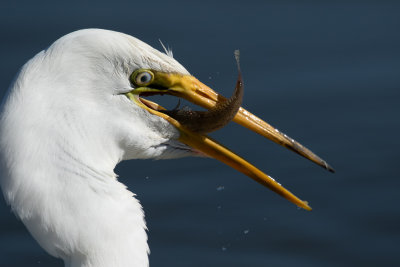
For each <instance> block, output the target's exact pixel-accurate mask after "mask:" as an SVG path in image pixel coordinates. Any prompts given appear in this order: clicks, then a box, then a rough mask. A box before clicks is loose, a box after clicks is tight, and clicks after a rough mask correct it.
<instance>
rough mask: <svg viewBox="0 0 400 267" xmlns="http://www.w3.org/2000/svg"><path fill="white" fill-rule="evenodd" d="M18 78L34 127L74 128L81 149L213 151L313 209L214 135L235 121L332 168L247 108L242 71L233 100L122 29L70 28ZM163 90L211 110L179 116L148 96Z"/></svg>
mask: <svg viewBox="0 0 400 267" xmlns="http://www.w3.org/2000/svg"><path fill="white" fill-rule="evenodd" d="M42 63H46V64H42ZM18 83H19V84H15V85H14V93H13V95H12V96H11V97H12V98H14V99H15V101H19V100H17V99H18V98H19V97H18V96H19V95H22V94H23V95H24V97H23V99H24V100H23V101H25V102H26V103H22V106H24V107H25V108H23V109H22V110H19V112H22V113H24V114H25V115H24V116H30V120H29V122H26V123H29V124H31V125H30V126H31V128H32V129H33V128H35V127H37V126H38V125H43V124H39V123H37V122H39V121H41V120H47V121H48V123H47V125H48V126H50V127H48V128H47V129H46V130H47V131H50V132H53V133H56V134H57V135H59V136H61V138H62V136H63V133H65V132H67V131H68V133H69V140H68V142H75V143H76V144H78V145H77V149H78V150H79V147H91V149H92V154H96V153H98V154H104V153H107V154H109V156H110V157H113V158H117V161H120V160H125V159H139V158H140V159H144V158H176V157H182V156H190V155H206V156H209V157H212V158H216V159H218V160H220V161H222V162H224V163H225V164H227V165H229V166H231V167H233V168H235V169H236V170H238V171H240V172H242V173H244V174H245V175H247V176H249V177H251V178H253V179H254V180H256V181H257V182H259V183H261V184H263V185H264V186H267V187H268V188H270V189H272V190H273V191H275V192H276V193H278V194H280V195H281V196H283V197H285V198H286V199H288V200H289V201H291V202H293V203H294V204H296V205H298V206H299V207H302V208H304V209H307V210H310V209H311V208H310V207H309V206H308V204H307V202H305V201H302V200H300V199H298V198H297V197H296V196H294V195H293V194H292V193H290V192H289V191H288V190H286V189H285V188H283V187H282V186H281V185H280V184H279V183H277V182H275V180H274V179H272V178H271V177H269V176H268V175H266V174H265V173H263V172H262V171H260V170H259V169H257V168H256V167H254V166H253V165H251V164H250V163H248V162H247V161H245V160H244V159H242V158H241V157H239V156H238V155H236V154H234V153H233V152H231V151H230V150H229V149H227V148H225V147H224V146H222V145H220V144H219V143H217V142H216V141H214V140H213V139H211V138H210V137H208V136H207V133H208V132H210V131H213V130H215V129H218V128H221V127H223V126H224V125H226V123H227V122H229V121H231V120H233V121H235V122H237V123H239V124H241V125H242V126H244V127H247V128H248V129H250V130H252V131H255V132H257V133H259V134H261V135H263V136H265V137H267V138H269V139H271V140H272V141H274V142H276V143H278V144H280V145H282V146H284V147H287V148H289V149H290V150H293V151H295V152H296V153H298V154H300V155H302V156H304V157H306V158H308V159H310V160H312V161H313V162H315V163H317V164H319V165H321V166H322V167H324V168H326V169H328V170H332V169H331V168H330V167H329V166H328V165H327V164H326V162H325V161H323V160H322V159H320V158H319V157H318V156H316V155H315V154H313V153H312V152H311V151H309V150H308V149H306V148H305V147H303V146H302V145H300V144H299V143H297V142H296V141H294V140H293V139H291V138H289V137H288V136H286V135H284V134H283V133H281V132H280V131H278V130H276V129H275V128H273V127H272V126H270V125H269V124H267V123H266V122H264V121H263V120H261V119H259V118H258V117H256V116H255V115H253V114H251V113H250V112H248V111H246V110H245V109H243V108H241V107H240V101H241V91H242V90H243V83H242V80H241V76H240V75H239V79H238V82H237V86H236V90H235V94H236V95H234V96H233V97H232V98H230V99H229V100H227V99H226V98H224V97H223V96H222V95H220V94H218V93H216V92H215V91H214V90H212V89H211V88H209V87H208V86H207V85H205V84H203V83H202V82H200V81H199V80H198V79H196V78H195V77H194V76H192V75H190V74H189V72H188V71H187V70H186V69H185V68H184V67H183V66H182V65H181V64H179V63H178V62H177V61H176V60H175V59H174V58H172V57H171V56H170V55H167V54H164V53H161V52H159V51H157V50H155V49H154V48H152V47H150V46H149V45H147V44H145V43H143V42H142V41H140V40H138V39H136V38H134V37H131V36H129V35H125V34H122V33H118V32H112V31H106V30H98V29H89V30H80V31H77V32H74V33H71V34H68V35H66V36H64V37H62V38H60V39H59V40H57V41H56V42H55V43H53V44H52V45H51V46H50V47H48V48H47V49H46V50H44V51H42V52H41V53H39V54H38V55H37V56H36V57H35V58H33V59H32V60H31V61H30V62H28V63H27V64H26V65H25V67H24V68H23V69H22V70H21V72H20V78H19V79H18ZM28 83H33V84H35V90H27V89H26V88H29V84H28ZM157 94H167V95H172V96H175V97H178V98H184V99H186V100H188V101H189V102H192V103H194V104H196V105H199V106H201V107H203V108H205V109H206V110H207V111H206V112H203V113H196V112H189V113H188V114H185V113H183V114H180V115H179V114H178V115H179V116H177V115H176V114H175V113H174V112H170V111H166V110H165V109H164V108H163V107H162V106H160V105H158V104H157V103H154V102H152V101H150V100H148V99H145V98H144V96H151V95H157ZM49 98H51V101H46V99H49ZM15 101H9V102H8V105H12V103H13V102H15ZM10 103H11V104H10ZM31 103H36V104H35V105H31ZM210 114H211V115H210ZM9 116H13V115H10V114H9ZM14 116H16V115H14ZM56 121H57V122H58V123H57V124H56V123H55V122H56ZM35 122H36V123H35ZM52 122H53V123H52ZM60 122H62V123H61V124H60ZM52 125H58V126H57V128H56V127H51V126H52ZM60 125H61V126H60ZM77 125H79V126H77ZM197 126H198V127H197ZM10 134H12V133H10ZM64 139H65V138H64ZM91 160H93V158H92V159H90V158H88V159H86V162H90V161H91ZM95 163H96V162H94V164H95Z"/></svg>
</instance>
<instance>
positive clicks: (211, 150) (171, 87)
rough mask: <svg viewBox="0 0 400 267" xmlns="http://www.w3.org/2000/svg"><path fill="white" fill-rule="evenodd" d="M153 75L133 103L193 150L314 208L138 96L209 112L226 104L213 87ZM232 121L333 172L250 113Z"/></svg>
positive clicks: (131, 94)
mask: <svg viewBox="0 0 400 267" xmlns="http://www.w3.org/2000/svg"><path fill="white" fill-rule="evenodd" d="M149 71H151V70H149ZM151 72H152V74H153V75H154V76H153V80H152V82H151V83H149V84H146V86H145V87H138V88H136V89H135V90H133V91H131V92H129V93H127V96H128V97H129V98H130V99H131V100H132V101H134V102H136V103H137V104H138V105H139V106H141V107H142V108H145V109H146V110H148V111H149V112H150V113H152V114H154V115H157V116H160V117H162V118H164V119H165V120H167V121H168V122H169V123H171V124H172V125H174V126H175V127H176V128H177V129H178V130H179V131H180V133H181V135H180V137H179V141H180V142H182V143H184V144H186V145H188V146H190V147H193V148H195V149H196V150H198V151H201V152H202V153H204V154H206V155H208V156H210V157H213V158H215V159H218V160H220V161H222V162H223V163H225V164H227V165H229V166H231V167H232V168H234V169H236V170H238V171H240V172H242V173H244V174H245V175H247V176H249V177H251V178H253V179H254V180H255V181H257V182H259V183H260V184H262V185H264V186H266V187H268V188H269V189H271V190H272V191H274V192H276V193H278V194H279V195H281V196H282V197H284V198H286V199H287V200H289V201H290V202H292V203H294V204H296V205H297V206H299V207H301V208H303V209H306V210H311V207H310V206H308V203H307V202H306V201H302V200H300V199H299V198H297V197H296V196H295V195H293V194H292V193H291V192H289V191H288V190H286V189H285V188H284V187H282V186H281V185H280V184H279V183H277V182H276V181H275V180H274V179H273V178H271V177H270V176H268V175H267V174H265V173H263V172H262V171H260V170H259V169H257V168H256V167H255V166H253V165H252V164H250V163H249V162H247V161H246V160H244V159H243V158H241V157H240V156H238V155H236V154H235V153H233V152H232V151H230V150H229V149H227V148H225V147H224V146H222V145H220V144H219V143H217V142H216V141H214V140H213V139H211V138H210V137H208V136H207V135H206V134H201V133H197V132H194V131H191V130H189V129H188V128H187V127H185V126H184V125H183V124H182V123H180V122H179V121H178V120H176V119H174V118H172V117H171V116H169V115H167V114H165V113H163V112H162V111H164V110H165V109H164V108H163V107H161V106H160V105H158V104H156V103H154V102H151V101H149V100H147V99H143V98H141V97H139V95H140V94H170V95H173V96H176V97H180V98H184V99H186V100H188V101H190V102H192V103H194V104H196V105H199V106H202V107H204V108H206V109H208V110H210V109H213V108H214V107H216V106H217V104H218V103H220V102H224V101H226V98H224V97H223V96H221V95H219V94H217V93H216V92H214V91H213V90H212V89H211V88H209V87H208V86H206V85H205V84H203V83H201V82H200V81H199V80H197V79H196V78H195V77H193V76H190V75H181V74H176V73H163V72H156V71H151ZM233 121H235V122H237V123H239V124H240V125H242V126H244V127H246V128H248V129H250V130H252V131H254V132H256V133H258V134H260V135H262V136H264V137H266V138H269V139H271V140H272V141H274V142H276V143H278V144H280V145H282V146H284V147H286V148H289V149H290V150H292V151H294V152H296V153H298V154H300V155H302V156H304V157H306V158H307V159H309V160H311V161H313V162H315V163H317V164H318V165H320V166H322V167H324V168H326V169H328V170H329V171H332V172H333V169H332V168H331V167H330V166H329V165H328V164H327V163H326V162H325V161H323V160H322V159H320V158H319V157H318V156H316V155H315V154H314V153H312V152H311V151H310V150H308V149H307V148H305V147H304V146H302V145H301V144H299V143H298V142H296V141H295V140H293V139H291V138H290V137H288V136H286V135H285V134H282V133H281V132H279V131H278V130H276V129H275V128H274V127H272V126H270V125H269V124H268V123H266V122H264V121H263V120H261V119H260V118H258V117H256V116H255V115H253V114H251V113H250V112H248V111H247V110H245V109H243V108H240V109H239V111H238V112H237V114H236V115H235V116H234V118H233Z"/></svg>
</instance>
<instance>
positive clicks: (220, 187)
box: [217, 185, 225, 191]
mask: <svg viewBox="0 0 400 267" xmlns="http://www.w3.org/2000/svg"><path fill="white" fill-rule="evenodd" d="M224 189H225V186H223V185H220V186H218V187H217V191H222V190H224Z"/></svg>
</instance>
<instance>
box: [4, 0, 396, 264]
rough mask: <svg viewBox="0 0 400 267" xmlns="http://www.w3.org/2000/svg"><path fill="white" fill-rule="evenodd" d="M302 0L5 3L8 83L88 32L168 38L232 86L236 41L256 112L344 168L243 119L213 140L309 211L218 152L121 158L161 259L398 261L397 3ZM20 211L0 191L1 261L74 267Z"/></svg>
mask: <svg viewBox="0 0 400 267" xmlns="http://www.w3.org/2000/svg"><path fill="white" fill-rule="evenodd" d="M303 2H304V3H298V2H296V1H198V2H193V3H191V4H189V3H188V2H186V1H172V2H168V3H167V1H150V2H147V3H146V2H145V1H126V2H123V1H102V0H101V1H96V2H94V1H93V2H90V1H76V2H75V1H64V2H60V3H56V2H55V1H42V2H41V3H39V2H38V1H5V2H4V1H3V2H2V3H1V4H0V7H1V8H0V36H1V42H0V53H1V60H0V88H1V90H2V91H1V94H2V95H4V93H5V91H6V89H7V87H8V85H9V84H10V82H11V81H12V79H13V77H14V75H15V73H17V71H18V69H19V68H20V67H21V66H22V65H23V64H24V62H26V61H27V60H28V59H29V58H31V57H32V56H33V55H35V54H36V53H37V52H39V51H40V50H42V49H44V48H46V46H48V45H49V44H51V43H52V42H53V41H54V40H56V39H57V38H59V37H60V36H62V35H64V34H66V33H68V32H71V31H74V30H77V29H81V28H88V27H97V28H106V29H111V30H117V31H121V32H125V33H128V34H131V35H134V36H136V37H138V38H140V39H142V40H144V41H145V42H147V43H149V44H150V45H152V46H154V47H156V48H158V49H162V48H161V45H160V44H159V41H158V40H159V39H161V40H162V41H163V42H164V43H165V44H167V45H169V46H170V47H172V49H173V51H174V56H175V58H176V59H177V60H178V61H180V62H181V63H182V64H183V65H184V66H185V67H186V68H187V69H188V70H189V71H190V72H191V73H192V74H193V75H195V76H196V77H197V78H199V79H200V80H201V81H203V82H205V83H207V84H209V85H210V86H212V87H213V88H215V90H216V91H219V92H221V93H222V94H224V95H227V96H228V95H230V94H231V92H232V91H233V88H234V85H235V80H236V70H235V68H236V67H235V62H234V58H233V51H234V50H235V49H237V48H239V49H240V50H241V55H242V57H241V64H242V71H243V77H244V82H245V98H244V103H243V105H244V107H246V108H247V109H248V110H250V111H251V112H253V113H255V114H257V115H259V116H260V117H261V118H264V119H266V120H267V121H269V122H270V123H271V124H272V125H274V126H276V127H277V128H279V129H280V130H281V131H283V132H285V133H287V134H288V135H289V136H291V137H293V138H295V139H296V140H298V141H300V142H301V143H303V144H304V145H306V146H307V147H309V148H310V149H311V150H313V151H314V152H316V153H317V154H319V155H320V156H321V157H323V158H325V159H326V160H327V161H328V162H329V163H330V164H332V166H333V167H335V169H336V170H337V173H336V174H331V173H328V172H326V171H324V170H323V169H321V168H319V167H318V166H315V165H314V164H312V163H310V162H307V161H306V160H304V159H303V158H301V157H299V156H297V155H295V154H294V153H292V152H290V151H287V150H285V149H284V148H281V147H279V146H277V145H275V144H273V143H271V142H270V141H267V140H264V139H263V138H261V137H259V136H257V135H256V134H254V133H251V132H249V131H247V130H245V129H242V128H241V127H239V126H237V125H234V124H230V125H228V126H227V127H226V128H224V129H222V130H220V131H218V132H215V133H214V134H212V136H213V137H214V138H215V139H217V140H219V141H221V142H222V143H223V144H225V145H226V146H228V147H229V148H231V149H232V150H234V151H236V152H237V153H238V154H240V155H242V156H244V157H245V158H246V159H248V160H249V161H250V162H252V163H254V164H255V165H256V166H258V167H260V168H261V169H262V170H264V171H266V172H267V173H269V174H270V175H272V176H273V177H274V178H276V179H277V180H278V181H279V182H281V183H282V184H283V185H285V186H286V187H288V188H289V189H290V190H292V191H293V192H294V193H296V194H297V195H299V196H300V197H302V198H304V199H306V200H308V201H309V202H310V204H311V206H312V207H313V208H314V210H313V211H312V212H306V211H303V210H299V209H297V208H296V207H295V206H293V205H292V204H290V203H288V202H287V201H286V200H284V199H282V198H280V197H279V196H277V195H275V194H274V193H272V192H271V191H269V190H267V189H266V188H263V187H262V186H260V185H258V184H257V183H255V182H253V181H252V180H251V179H249V178H247V177H245V176H244V175H242V174H240V173H238V172H236V171H234V170H233V169H231V168H229V167H227V166H225V165H223V164H222V163H220V162H218V161H216V160H211V159H201V158H187V159H180V160H170V161H151V160H147V161H130V162H123V163H122V164H120V165H119V166H118V167H117V170H116V172H117V173H118V174H119V175H120V177H121V180H122V181H123V182H124V183H126V184H127V185H128V186H129V188H130V189H131V190H132V191H133V192H135V193H137V196H138V198H139V199H140V201H141V203H142V205H143V206H144V209H145V212H146V219H147V224H148V227H149V243H150V248H151V255H150V262H151V266H176V267H180V266H191V267H195V266H199V267H200V266H400V256H399V252H400V249H399V241H400V212H399V211H400V209H399V204H398V203H399V201H400V194H399V188H400V179H399V171H398V164H399V159H400V158H399V155H398V151H399V148H400V141H399V138H398V137H399V133H400V123H399V115H400V75H399V74H400V49H399V47H400V34H399V29H400V19H399V18H400V16H399V12H400V4H395V2H394V1H364V3H361V1H352V3H348V1H332V2H329V1H325V2H323V3H321V2H320V1H303ZM333 2H336V3H333ZM32 89H33V90H34V88H32ZM9 210H10V209H9V207H7V206H6V204H5V203H4V201H3V199H1V201H0V225H1V227H0V265H1V266H63V263H62V261H60V260H57V259H54V258H52V257H51V256H48V255H47V254H46V253H45V252H44V251H43V250H42V249H41V248H40V247H39V246H38V245H37V244H36V242H35V241H34V240H33V239H32V238H31V236H30V235H29V233H28V232H27V231H26V230H25V228H24V226H23V225H22V223H21V222H19V221H18V220H17V219H16V218H15V217H14V215H13V214H12V213H11V212H10V211H9Z"/></svg>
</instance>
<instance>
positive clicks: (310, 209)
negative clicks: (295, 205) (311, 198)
mask: <svg viewBox="0 0 400 267" xmlns="http://www.w3.org/2000/svg"><path fill="white" fill-rule="evenodd" d="M299 207H300V208H302V209H305V210H307V211H312V208H311V207H310V206H309V205H308V201H302V205H301V206H299Z"/></svg>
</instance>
